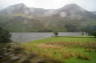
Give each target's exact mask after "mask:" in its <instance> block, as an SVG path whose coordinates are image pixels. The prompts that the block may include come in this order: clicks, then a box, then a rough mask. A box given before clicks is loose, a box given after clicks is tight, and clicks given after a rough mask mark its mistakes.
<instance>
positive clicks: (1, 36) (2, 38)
mask: <svg viewBox="0 0 96 63" xmlns="http://www.w3.org/2000/svg"><path fill="white" fill-rule="evenodd" d="M10 37H11V35H10V33H9V32H8V31H6V30H4V29H2V28H1V27H0V42H10V41H11V40H10Z"/></svg>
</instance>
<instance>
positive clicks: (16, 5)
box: [11, 3, 26, 7]
mask: <svg viewBox="0 0 96 63" xmlns="http://www.w3.org/2000/svg"><path fill="white" fill-rule="evenodd" d="M11 7H26V5H25V4H24V3H19V4H15V5H12V6H11Z"/></svg>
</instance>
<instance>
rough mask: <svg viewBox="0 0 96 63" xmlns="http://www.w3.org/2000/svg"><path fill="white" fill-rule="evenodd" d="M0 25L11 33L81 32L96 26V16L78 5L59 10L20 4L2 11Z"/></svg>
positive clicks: (69, 5)
mask: <svg viewBox="0 0 96 63" xmlns="http://www.w3.org/2000/svg"><path fill="white" fill-rule="evenodd" d="M0 16H1V17H3V18H0V20H1V21H0V24H1V25H2V23H3V24H4V25H6V26H4V25H2V27H4V28H7V29H8V30H9V31H27V32H28V31H81V30H82V28H83V27H86V26H88V25H96V15H95V14H94V13H93V12H90V11H87V10H85V9H83V8H81V7H80V6H78V5H76V4H68V5H66V6H64V7H61V8H59V9H43V8H28V7H27V6H26V5H24V4H22V3H20V4H16V5H12V6H9V7H7V8H6V9H3V10H1V11H0Z"/></svg>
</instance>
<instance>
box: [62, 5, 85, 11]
mask: <svg viewBox="0 0 96 63" xmlns="http://www.w3.org/2000/svg"><path fill="white" fill-rule="evenodd" d="M61 10H66V11H68V10H75V11H84V10H85V9H83V8H82V7H80V6H79V5H77V4H68V5H65V6H64V7H62V8H61Z"/></svg>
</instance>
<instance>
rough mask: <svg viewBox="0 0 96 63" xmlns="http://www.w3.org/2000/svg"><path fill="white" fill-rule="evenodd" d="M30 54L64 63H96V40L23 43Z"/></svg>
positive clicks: (76, 39)
mask: <svg viewBox="0 0 96 63" xmlns="http://www.w3.org/2000/svg"><path fill="white" fill-rule="evenodd" d="M22 46H23V47H24V48H25V49H26V51H27V52H28V53H31V52H34V53H36V54H39V55H40V56H42V57H45V58H50V59H54V60H58V61H61V62H62V63H96V60H95V59H96V38H93V37H51V38H46V39H42V40H35V41H32V42H27V43H23V44H22Z"/></svg>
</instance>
